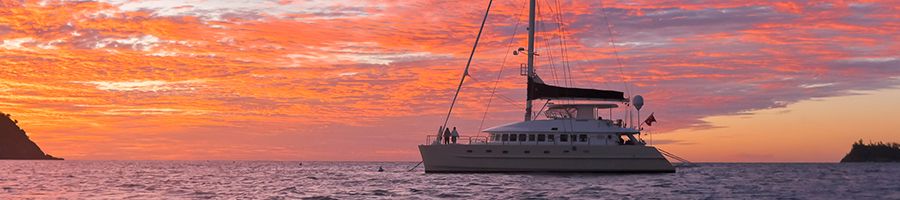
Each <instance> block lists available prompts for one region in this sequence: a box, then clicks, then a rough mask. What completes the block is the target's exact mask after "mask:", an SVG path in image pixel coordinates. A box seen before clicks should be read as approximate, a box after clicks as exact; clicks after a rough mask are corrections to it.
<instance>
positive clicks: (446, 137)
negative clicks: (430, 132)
mask: <svg viewBox="0 0 900 200" xmlns="http://www.w3.org/2000/svg"><path fill="white" fill-rule="evenodd" d="M444 144H450V128H444Z"/></svg>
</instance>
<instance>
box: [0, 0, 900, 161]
mask: <svg viewBox="0 0 900 200" xmlns="http://www.w3.org/2000/svg"><path fill="white" fill-rule="evenodd" d="M557 2H558V4H557ZM539 5H540V11H541V14H540V16H539V19H541V20H542V23H539V25H538V28H537V31H538V32H539V33H538V36H539V37H538V40H537V41H538V42H537V51H538V53H539V54H541V56H538V57H537V59H536V60H537V73H538V74H539V75H541V77H542V78H544V80H545V81H546V82H548V83H550V84H556V85H563V86H566V85H567V86H574V87H591V88H601V89H612V90H623V91H624V90H626V85H627V88H628V91H629V95H634V94H641V95H643V96H645V98H646V102H647V105H646V106H645V108H644V110H643V111H642V114H643V115H644V116H646V114H649V113H650V112H654V113H655V116H656V118H657V120H658V121H659V123H658V124H654V126H652V127H649V129H648V130H649V131H648V132H650V133H652V135H653V136H652V137H653V143H654V145H657V146H659V147H661V148H663V149H666V150H668V151H670V152H673V153H675V154H678V155H680V156H682V157H685V158H688V159H689V160H694V161H714V162H836V161H838V160H840V158H841V157H842V156H843V155H844V154H845V153H846V152H848V151H849V148H850V145H851V144H852V143H853V142H854V141H856V140H858V139H864V140H872V141H892V142H900V123H898V122H897V121H896V119H897V118H898V117H897V116H900V106H898V104H900V53H898V52H900V43H898V41H900V2H898V1H887V0H885V1H879V0H875V1H858V2H852V1H835V2H824V1H809V2H805V1H778V2H763V1H735V2H722V1H710V2H698V1H688V2H678V1H643V0H637V1H602V3H601V1H596V0H573V1H568V0H566V1H557V0H539ZM486 6H487V1H481V0H478V1H475V0H471V1H470V0H464V1H441V0H386V1H363V0H305V1H304V0H297V1H291V0H281V1H215V0H188V1H184V0H171V1H168V0H159V1H141V0H113V1H105V0H104V1H97V2H88V1H64V2H58V1H24V2H22V1H19V0H0V111H2V112H5V113H9V114H12V116H13V118H15V119H17V120H19V121H20V123H19V125H20V126H22V128H23V129H25V130H26V131H27V132H28V133H29V135H30V137H31V138H32V139H33V140H34V141H35V142H37V143H38V144H39V145H40V146H41V147H42V149H43V150H44V151H45V152H47V153H49V154H52V155H54V156H58V157H64V158H66V159H75V160H78V159H91V160H98V159H100V160H105V159H113V160H128V159H138V160H159V159H175V160H190V159H204V160H232V159H237V160H404V161H419V159H420V156H419V154H418V150H417V148H416V145H418V144H422V143H424V142H425V135H429V134H434V132H435V130H436V129H437V128H438V126H440V125H441V123H442V122H443V117H444V115H445V114H446V112H447V108H448V106H449V103H450V99H451V98H452V96H453V93H454V91H455V89H456V84H457V83H458V81H459V76H460V75H461V73H462V70H463V68H464V67H465V64H466V59H468V56H469V53H470V51H471V48H472V43H473V42H474V40H475V35H476V34H477V31H478V26H479V25H480V22H481V18H482V17H483V14H484V9H485V8H486ZM526 6H527V4H526V1H525V0H496V1H495V2H494V7H493V8H492V10H491V15H490V17H489V18H488V21H487V24H486V27H485V32H484V35H483V36H482V38H481V43H480V44H479V49H478V53H477V54H476V55H475V59H474V61H473V64H472V69H471V71H470V74H471V75H472V78H471V79H469V80H467V81H466V83H465V84H464V86H463V90H462V93H461V96H460V100H459V102H458V104H457V106H458V107H457V108H456V110H455V111H454V115H453V118H452V119H451V121H450V124H451V125H452V126H457V127H459V128H460V129H461V132H462V134H463V135H475V134H476V133H477V130H478V128H479V126H480V124H481V120H482V117H483V116H484V115H483V114H484V111H485V107H486V103H487V101H488V99H489V97H490V90H491V88H492V87H493V86H494V80H497V77H498V74H500V77H501V78H500V80H501V81H500V82H499V84H498V89H497V93H498V94H500V96H498V97H495V98H494V99H493V100H492V105H491V107H490V110H489V112H488V114H487V118H486V120H485V122H484V128H487V127H491V126H495V125H500V124H504V123H508V122H514V121H517V120H521V118H522V114H523V110H522V109H523V108H524V98H525V93H524V92H525V90H524V87H525V79H524V78H523V77H522V76H520V75H519V65H520V64H521V63H524V62H525V57H524V56H522V55H520V56H513V55H512V54H511V52H512V49H509V48H508V47H513V48H518V47H526V46H527V44H526V40H525V36H526V34H524V32H525V26H526V25H525V24H527V7H526ZM558 11H561V15H556V13H557V12H558ZM605 18H608V21H609V23H610V24H611V25H612V26H611V30H612V32H613V38H614V39H615V41H616V43H615V44H616V46H615V49H617V50H618V53H619V55H620V56H621V59H622V62H623V66H622V67H620V66H619V65H618V64H617V62H616V57H615V54H614V51H613V49H614V48H613V46H612V45H611V44H610V42H609V41H610V35H609V33H608V29H607V20H605ZM560 19H561V21H562V25H563V28H564V29H563V30H559V29H558V27H559V23H558V21H559V20H560ZM514 35H515V37H514V38H513V36H514ZM561 38H562V39H564V40H565V43H561V42H560V39H561ZM511 39H512V42H513V43H512V45H511V46H509V45H508V44H509V42H510V41H511ZM561 44H565V45H566V46H567V50H568V61H569V65H570V67H569V69H568V70H566V68H564V67H563V65H562V62H561V60H562V56H560V55H561V53H562V52H561V51H560V49H561V48H560V46H561ZM501 70H502V72H501ZM536 105H537V106H536V107H537V108H540V106H541V105H542V104H540V103H537V104H536ZM645 139H646V138H645Z"/></svg>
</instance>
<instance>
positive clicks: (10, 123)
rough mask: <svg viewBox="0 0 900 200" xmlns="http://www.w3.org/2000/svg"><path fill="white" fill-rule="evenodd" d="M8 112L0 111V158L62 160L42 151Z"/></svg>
mask: <svg viewBox="0 0 900 200" xmlns="http://www.w3.org/2000/svg"><path fill="white" fill-rule="evenodd" d="M18 123H19V121H17V120H13V119H12V117H11V116H10V115H9V114H6V113H3V112H0V160H62V158H57V157H53V156H51V155H50V154H46V153H44V151H42V150H41V148H40V147H38V145H37V144H36V143H34V142H33V141H31V139H29V138H28V135H27V134H25V130H22V128H20V127H19V125H18Z"/></svg>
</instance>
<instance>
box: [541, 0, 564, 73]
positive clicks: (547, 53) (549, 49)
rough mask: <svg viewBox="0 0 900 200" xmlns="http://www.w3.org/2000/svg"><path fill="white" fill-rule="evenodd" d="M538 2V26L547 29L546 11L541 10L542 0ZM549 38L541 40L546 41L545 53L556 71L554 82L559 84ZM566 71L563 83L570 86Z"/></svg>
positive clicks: (554, 71)
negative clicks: (545, 23) (545, 22)
mask: <svg viewBox="0 0 900 200" xmlns="http://www.w3.org/2000/svg"><path fill="white" fill-rule="evenodd" d="M537 3H538V4H539V5H538V6H537V15H538V17H539V18H540V24H538V25H537V26H538V28H540V30H541V31H543V30H546V28H545V26H544V12H543V10H541V6H540V1H538V2H537ZM535 30H538V29H535ZM548 38H550V37H541V41H542V42H544V45H545V46H544V48H546V49H547V51H546V53H545V54H546V55H547V62H549V64H550V70H551V71H552V72H553V73H554V75H553V82H554V83H555V84H557V85H559V78H558V77H557V76H556V65H555V64H554V63H553V48H552V45H550V39H548ZM562 68H563V69H565V66H562ZM565 72H566V71H563V85H564V86H567V87H568V82H566V80H565V77H568V75H567V74H566V73H565Z"/></svg>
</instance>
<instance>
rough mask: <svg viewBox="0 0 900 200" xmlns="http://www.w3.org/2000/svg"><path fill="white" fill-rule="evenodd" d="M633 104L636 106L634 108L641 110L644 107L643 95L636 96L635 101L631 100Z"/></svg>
mask: <svg viewBox="0 0 900 200" xmlns="http://www.w3.org/2000/svg"><path fill="white" fill-rule="evenodd" d="M631 104H634V108H637V109H638V110H641V107H644V97H642V96H641V95H634V99H632V100H631Z"/></svg>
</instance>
